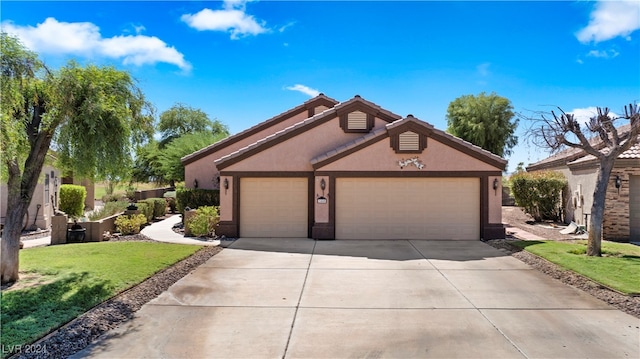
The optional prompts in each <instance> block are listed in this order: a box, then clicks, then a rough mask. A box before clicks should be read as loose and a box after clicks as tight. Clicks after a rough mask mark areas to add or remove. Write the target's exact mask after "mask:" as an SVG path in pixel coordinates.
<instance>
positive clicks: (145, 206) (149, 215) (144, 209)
mask: <svg viewBox="0 0 640 359" xmlns="http://www.w3.org/2000/svg"><path fill="white" fill-rule="evenodd" d="M136 206H137V207H138V210H139V211H140V214H143V215H144V217H145V218H146V219H147V222H149V223H151V220H152V219H153V206H151V205H149V203H147V202H138V203H136Z"/></svg>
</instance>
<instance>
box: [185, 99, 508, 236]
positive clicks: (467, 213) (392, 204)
mask: <svg viewBox="0 0 640 359" xmlns="http://www.w3.org/2000/svg"><path fill="white" fill-rule="evenodd" d="M182 162H183V164H184V165H185V178H186V184H187V186H189V187H194V184H195V183H196V182H197V183H199V188H216V189H220V224H219V227H218V229H217V230H216V233H217V234H219V235H226V236H228V237H266V238H268V237H302V238H315V239H454V240H455V239H467V240H468V239H470V240H479V239H493V238H504V235H505V232H504V228H503V226H502V224H501V219H502V215H501V201H502V195H501V188H500V187H501V177H502V171H503V170H504V169H505V166H506V161H505V160H504V159H502V158H500V157H498V156H496V155H494V154H492V153H489V152H487V151H485V150H483V149H481V148H479V147H477V146H474V145H472V144H470V143H468V142H465V141H463V140H461V139H459V138H456V137H454V136H452V135H450V134H447V133H445V132H443V131H441V130H438V129H436V128H434V127H433V126H432V125H430V124H429V123H426V122H424V121H421V120H419V119H417V118H415V117H413V116H411V115H408V116H406V117H405V118H403V117H401V116H399V115H397V114H394V113H392V112H390V111H388V110H385V109H383V108H381V107H380V106H378V105H376V104H374V103H372V102H369V101H367V100H365V99H363V98H361V97H360V96H355V97H354V98H352V99H350V100H348V101H345V102H340V103H338V102H337V101H336V100H333V99H331V98H329V97H326V96H324V95H323V94H321V95H319V96H317V97H315V98H313V99H311V100H309V101H307V102H305V103H303V104H302V105H300V106H298V107H295V108H293V109H291V110H289V111H287V112H284V113H282V114H280V115H278V116H276V117H273V118H271V119H269V120H266V121H264V122H262V123H260V124H258V125H256V126H254V127H252V128H250V129H248V130H246V131H243V132H240V133H238V134H236V135H234V136H230V137H228V138H226V139H224V140H222V141H219V142H217V143H214V144H212V145H210V146H208V147H206V148H203V149H201V150H199V151H197V152H194V153H192V154H190V155H188V156H185V157H184V158H183V159H182Z"/></svg>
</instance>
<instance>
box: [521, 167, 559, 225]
mask: <svg viewBox="0 0 640 359" xmlns="http://www.w3.org/2000/svg"><path fill="white" fill-rule="evenodd" d="M510 182H511V191H512V192H513V197H514V198H515V200H516V204H517V205H518V206H520V207H522V208H523V209H524V211H525V212H526V213H529V214H530V215H531V216H532V217H533V218H534V219H535V220H536V221H542V220H546V219H550V220H557V219H559V218H560V216H561V214H562V190H563V189H564V188H565V187H566V186H567V180H566V178H565V177H564V175H563V174H562V173H560V172H554V171H536V172H518V173H516V174H514V175H513V176H511V179H510Z"/></svg>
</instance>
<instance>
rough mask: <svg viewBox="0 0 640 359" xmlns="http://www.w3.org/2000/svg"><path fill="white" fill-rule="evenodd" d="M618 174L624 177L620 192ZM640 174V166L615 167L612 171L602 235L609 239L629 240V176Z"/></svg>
mask: <svg viewBox="0 0 640 359" xmlns="http://www.w3.org/2000/svg"><path fill="white" fill-rule="evenodd" d="M616 175H618V176H620V178H621V179H622V186H620V193H618V189H617V188H616V186H615V178H616ZM631 175H633V176H640V168H631V167H626V168H614V169H613V171H612V172H611V179H610V180H609V186H607V199H606V200H605V209H604V220H603V222H602V237H603V238H604V239H605V240H608V241H616V242H629V237H630V229H629V176H631Z"/></svg>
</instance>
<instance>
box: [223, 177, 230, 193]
mask: <svg viewBox="0 0 640 359" xmlns="http://www.w3.org/2000/svg"><path fill="white" fill-rule="evenodd" d="M223 185H224V189H225V190H228V189H229V179H228V178H225V179H224V182H223Z"/></svg>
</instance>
